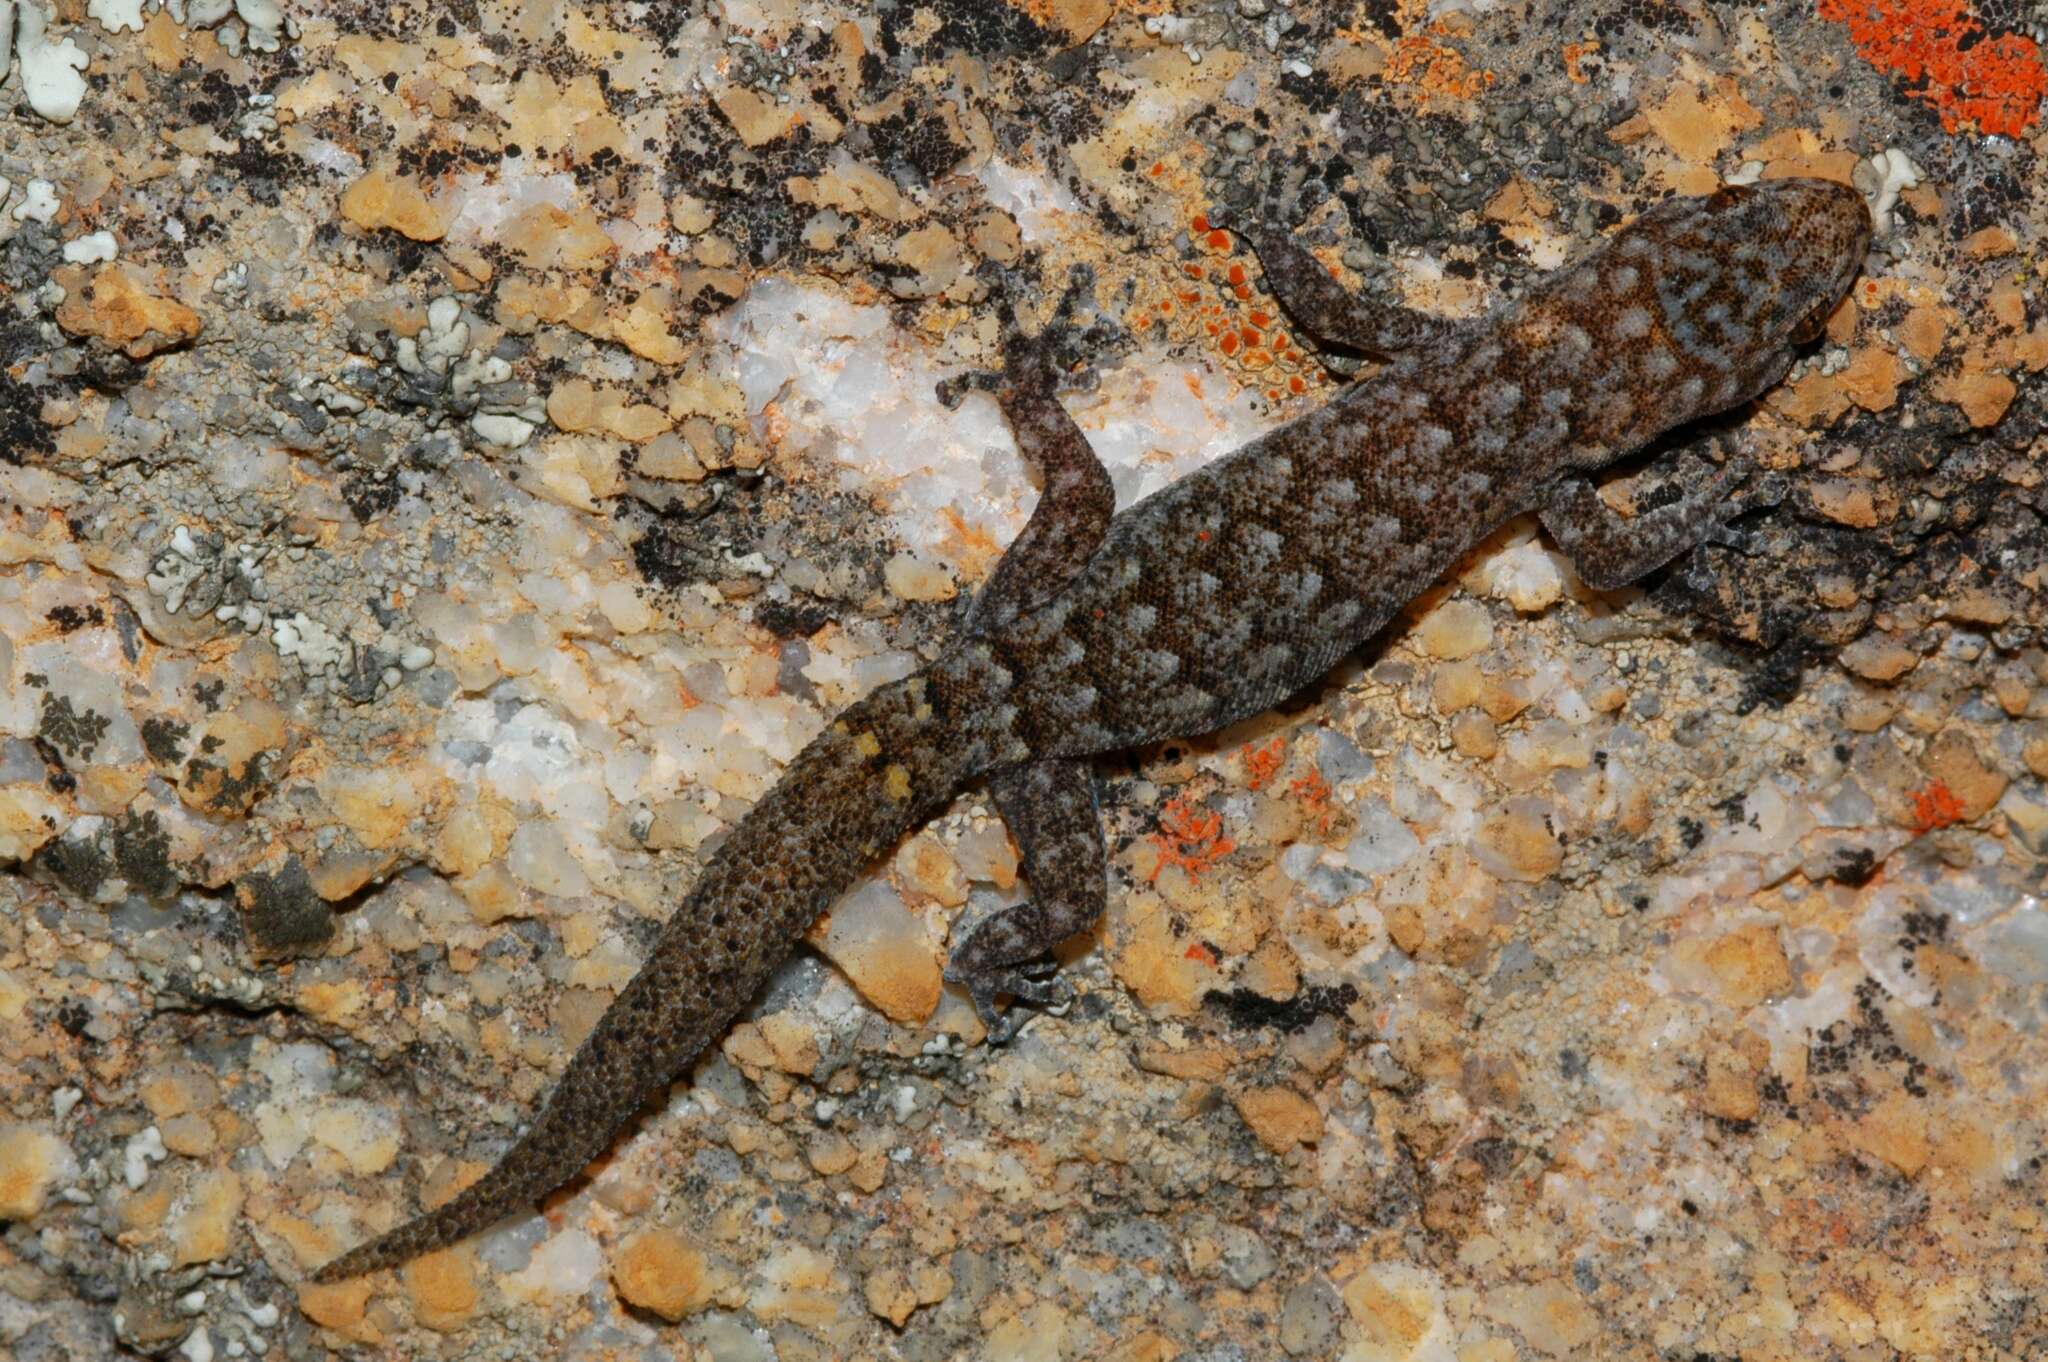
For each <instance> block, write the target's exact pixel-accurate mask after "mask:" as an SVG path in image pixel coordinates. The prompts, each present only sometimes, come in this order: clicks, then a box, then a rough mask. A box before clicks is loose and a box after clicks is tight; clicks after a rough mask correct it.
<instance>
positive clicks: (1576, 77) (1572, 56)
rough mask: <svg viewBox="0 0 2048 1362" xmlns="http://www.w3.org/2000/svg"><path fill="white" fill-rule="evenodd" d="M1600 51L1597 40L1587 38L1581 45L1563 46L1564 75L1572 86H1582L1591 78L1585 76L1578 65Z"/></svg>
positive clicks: (1569, 44)
mask: <svg viewBox="0 0 2048 1362" xmlns="http://www.w3.org/2000/svg"><path fill="white" fill-rule="evenodd" d="M1599 50H1600V40H1599V39H1598V38H1588V39H1586V41H1584V42H1582V43H1566V44H1565V45H1564V73H1565V76H1566V77H1567V78H1568V79H1569V80H1570V81H1571V83H1572V84H1574V85H1584V84H1585V83H1586V82H1587V81H1589V80H1591V79H1592V77H1591V76H1589V75H1587V74H1586V72H1585V70H1584V68H1582V67H1581V66H1580V65H1579V63H1580V62H1582V61H1584V60H1585V59H1586V58H1588V57H1590V56H1592V55H1593V54H1594V53H1595V52H1598V51H1599Z"/></svg>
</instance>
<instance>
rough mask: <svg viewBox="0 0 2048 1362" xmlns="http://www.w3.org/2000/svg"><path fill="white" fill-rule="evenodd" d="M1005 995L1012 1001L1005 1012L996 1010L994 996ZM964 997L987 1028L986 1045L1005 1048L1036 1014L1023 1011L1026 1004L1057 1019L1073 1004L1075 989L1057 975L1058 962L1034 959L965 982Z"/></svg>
mask: <svg viewBox="0 0 2048 1362" xmlns="http://www.w3.org/2000/svg"><path fill="white" fill-rule="evenodd" d="M1005 993H1007V994H1008V995H1010V997H1011V999H1013V1001H1012V1002H1011V1004H1010V1007H1009V1010H1008V1011H999V1010H997V1008H996V997H997V996H998V995H999V994H1005ZM967 996H968V997H969V998H970V999H972V1000H973V1002H974V1014H975V1015H976V1016H977V1017H980V1018H981V1024H982V1025H983V1026H985V1027H987V1028H988V1043H989V1044H990V1045H1007V1044H1009V1043H1010V1041H1011V1039H1012V1038H1014V1037H1015V1036H1016V1034H1017V1032H1018V1031H1019V1030H1021V1029H1023V1026H1024V1023H1025V1022H1027V1021H1029V1020H1030V1019H1031V1018H1032V1017H1033V1016H1035V1015H1036V1013H1033V1012H1028V1011H1026V1010H1025V1005H1026V1004H1028V1005H1029V1006H1031V1007H1035V1008H1041V1009H1043V1010H1045V1011H1047V1012H1050V1013H1052V1014H1054V1015H1055V1016H1057V1015H1059V1014H1061V1013H1063V1012H1065V1011H1066V1010H1067V1008H1068V1007H1070V1006H1072V1005H1073V1002H1074V986H1073V985H1072V984H1070V983H1068V982H1067V981H1066V980H1065V979H1064V978H1062V977H1061V976H1060V973H1059V965H1058V963H1057V962H1055V961H1052V960H1035V961H1032V962H1031V963H1030V964H1025V965H1014V966H1011V967H1010V968H1008V969H1001V970H996V971H994V972H993V973H990V974H985V975H982V976H980V977H978V978H975V979H972V980H970V981H968V984H967Z"/></svg>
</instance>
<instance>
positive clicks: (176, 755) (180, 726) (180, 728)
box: [142, 714, 192, 766]
mask: <svg viewBox="0 0 2048 1362" xmlns="http://www.w3.org/2000/svg"><path fill="white" fill-rule="evenodd" d="M191 732H192V726H191V725H190V724H184V723H180V722H178V721H177V720H176V719H166V718H164V717H162V716H161V715H156V714H152V715H151V716H150V717H148V718H147V719H144V720H143V721H142V750H143V751H145V752H147V753H149V759H150V760H151V761H153V762H156V763H157V764H158V765H159V766H176V765H177V764H178V763H179V762H180V761H182V760H183V759H184V757H185V738H186V737H187V735H189V734H190V733H191Z"/></svg>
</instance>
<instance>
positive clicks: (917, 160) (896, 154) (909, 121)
mask: <svg viewBox="0 0 2048 1362" xmlns="http://www.w3.org/2000/svg"><path fill="white" fill-rule="evenodd" d="M867 133H868V137H869V139H870V140H871V142H872V144H873V149H874V151H875V154H876V155H878V156H879V157H880V158H881V161H882V164H883V165H884V166H885V167H886V168H888V169H889V170H890V171H892V172H896V171H904V170H908V171H911V172H914V173H915V174H916V175H917V177H918V178H920V179H922V180H924V181H926V182H929V181H932V180H936V179H938V178H939V176H941V175H944V174H945V173H946V172H947V171H949V170H951V169H952V168H953V167H954V166H956V165H959V164H960V162H961V161H963V160H965V159H966V158H967V153H968V148H967V147H965V146H963V145H961V144H960V143H959V142H956V141H954V140H953V138H952V137H951V136H950V135H948V133H947V131H946V125H945V123H944V122H943V121H942V120H940V119H937V118H932V117H929V116H927V115H926V114H924V113H923V112H922V111H915V112H913V111H912V110H909V109H899V110H897V111H896V112H895V113H892V114H890V115H889V116H888V117H886V118H883V119H881V120H879V121H877V122H875V123H872V124H870V125H869V126H868V129H867Z"/></svg>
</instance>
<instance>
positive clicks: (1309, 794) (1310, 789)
mask: <svg viewBox="0 0 2048 1362" xmlns="http://www.w3.org/2000/svg"><path fill="white" fill-rule="evenodd" d="M1287 788H1288V789H1289V790H1291V791H1292V792H1293V793H1294V797H1295V798H1296V799H1299V800H1300V801H1301V804H1302V807H1303V808H1305V809H1307V810H1308V811H1309V812H1310V813H1311V814H1313V815H1314V816H1315V820H1316V830H1317V831H1318V832H1328V831H1329V830H1330V825H1331V824H1333V823H1335V822H1336V821H1337V811H1336V810H1335V809H1333V808H1331V807H1330V782H1329V781H1327V780H1324V779H1323V773H1322V772H1321V771H1319V770H1317V769H1316V768H1315V767H1313V766H1311V767H1309V768H1308V772H1307V773H1306V774H1305V775H1299V776H1296V777H1295V778H1294V779H1293V780H1291V781H1289V782H1288V783H1287Z"/></svg>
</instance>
